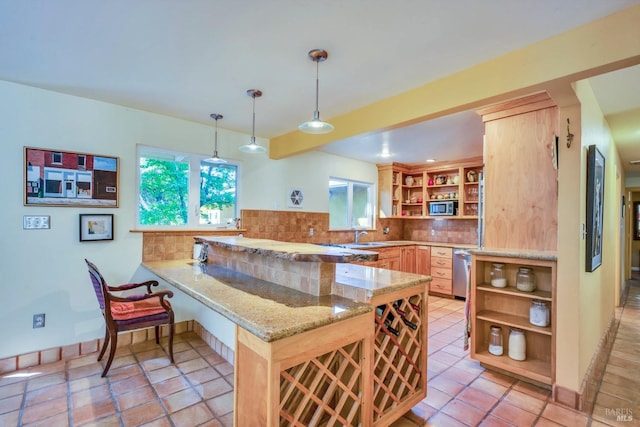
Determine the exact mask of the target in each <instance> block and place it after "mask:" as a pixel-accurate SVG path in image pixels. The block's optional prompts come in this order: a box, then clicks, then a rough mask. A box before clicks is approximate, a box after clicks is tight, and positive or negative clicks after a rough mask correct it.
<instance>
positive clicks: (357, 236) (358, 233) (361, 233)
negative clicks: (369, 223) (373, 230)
mask: <svg viewBox="0 0 640 427" xmlns="http://www.w3.org/2000/svg"><path fill="white" fill-rule="evenodd" d="M363 234H369V233H367V232H366V231H358V230H356V241H355V243H356V244H358V243H360V236H362V235H363Z"/></svg>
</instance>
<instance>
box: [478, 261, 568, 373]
mask: <svg viewBox="0 0 640 427" xmlns="http://www.w3.org/2000/svg"><path fill="white" fill-rule="evenodd" d="M494 263H500V264H504V267H503V270H504V272H505V276H506V279H507V285H508V286H507V287H504V288H496V287H493V286H491V284H490V283H491V276H490V272H491V269H492V266H493V264H494ZM520 267H528V268H531V269H532V271H533V274H534V277H535V281H536V286H537V289H536V290H535V291H533V292H523V291H519V290H518V289H517V288H516V276H517V273H518V269H519V268H520ZM471 293H472V299H471V321H472V326H471V330H472V337H471V343H472V347H471V358H472V359H475V360H478V361H480V362H482V363H483V364H485V365H487V366H489V367H495V368H498V369H501V370H504V371H507V372H511V373H513V374H515V375H518V376H520V377H524V378H528V379H530V380H532V381H534V382H537V383H542V384H547V385H551V384H553V382H554V381H555V329H556V328H555V324H556V316H555V313H556V297H555V295H556V260H555V256H549V257H547V258H546V259H541V258H540V257H526V256H518V257H515V256H508V255H504V256H499V255H495V254H491V255H480V254H475V255H473V256H472V264H471ZM534 300H537V301H541V302H543V303H544V304H545V305H546V306H547V307H548V309H549V313H550V316H549V317H550V323H549V326H546V327H540V326H535V325H533V324H531V323H530V322H529V312H530V308H531V305H532V303H533V301H534ZM492 325H496V326H500V327H501V329H502V335H503V343H504V352H503V355H501V356H495V355H493V354H491V353H489V351H488V348H489V334H490V328H491V326H492ZM509 328H517V329H520V330H522V331H524V335H525V343H526V359H525V360H524V361H517V360H514V359H511V358H510V357H509V356H508V354H509Z"/></svg>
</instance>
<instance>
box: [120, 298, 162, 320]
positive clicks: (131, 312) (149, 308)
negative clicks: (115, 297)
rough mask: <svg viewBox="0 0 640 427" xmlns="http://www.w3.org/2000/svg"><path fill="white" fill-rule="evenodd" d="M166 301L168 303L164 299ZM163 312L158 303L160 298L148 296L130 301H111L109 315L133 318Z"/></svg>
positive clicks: (122, 318)
mask: <svg viewBox="0 0 640 427" xmlns="http://www.w3.org/2000/svg"><path fill="white" fill-rule="evenodd" d="M166 303H167V304H169V302H168V301H166ZM165 312H166V310H165V309H164V307H163V306H162V305H160V298H149V299H144V300H141V301H131V302H120V301H112V302H111V317H113V319H114V320H128V319H135V318H139V317H145V316H152V315H154V314H160V313H165Z"/></svg>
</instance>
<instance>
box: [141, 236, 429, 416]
mask: <svg viewBox="0 0 640 427" xmlns="http://www.w3.org/2000/svg"><path fill="white" fill-rule="evenodd" d="M196 240H197V241H198V242H201V243H203V244H206V245H207V246H208V261H207V262H206V263H200V262H198V261H195V260H174V261H158V262H146V263H144V264H143V265H144V267H145V268H147V269H148V270H150V271H151V272H153V273H154V274H156V275H157V276H158V277H160V278H162V279H164V280H165V281H167V282H168V283H170V284H171V285H173V286H175V287H176V288H177V289H179V290H181V291H183V292H184V293H186V294H187V295H189V296H191V297H193V298H195V299H197V300H198V301H200V302H201V303H203V304H204V305H205V306H207V307H209V308H210V309H212V310H215V311H217V312H218V313H220V314H221V315H223V316H225V317H227V318H228V319H230V320H231V321H233V322H234V323H235V324H236V344H235V346H236V347H235V361H234V368H235V374H234V381H235V384H234V425H236V426H254V425H264V426H275V425H281V423H285V424H302V425H388V424H390V423H391V422H393V421H394V420H395V419H397V418H399V417H400V416H402V414H404V413H405V412H406V411H408V410H409V409H410V408H411V407H412V406H413V405H415V404H416V403H417V402H418V401H420V400H421V399H423V398H424V396H425V395H426V379H427V371H426V360H427V285H428V283H429V281H430V280H431V278H430V277H429V276H422V275H417V274H411V273H403V272H398V271H390V270H383V269H378V268H373V267H367V266H362V265H354V264H350V262H352V261H373V260H375V259H376V257H377V254H375V253H373V252H369V251H362V250H355V249H345V248H335V247H326V246H319V245H313V244H306V243H288V242H277V241H273V240H265V239H248V238H241V237H217V238H205V237H198V238H196Z"/></svg>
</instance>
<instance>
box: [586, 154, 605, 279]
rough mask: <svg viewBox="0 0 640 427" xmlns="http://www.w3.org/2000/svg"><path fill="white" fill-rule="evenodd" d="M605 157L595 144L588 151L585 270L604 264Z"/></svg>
mask: <svg viewBox="0 0 640 427" xmlns="http://www.w3.org/2000/svg"><path fill="white" fill-rule="evenodd" d="M604 172H605V158H604V156H603V155H602V153H601V152H600V150H598V147H596V146H595V145H590V146H589V148H588V152H587V221H586V223H587V236H586V237H587V242H586V243H587V244H586V259H585V271H587V272H592V271H595V270H596V269H597V268H598V267H600V265H601V264H602V243H603V240H602V221H603V219H604V176H605V175H604Z"/></svg>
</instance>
